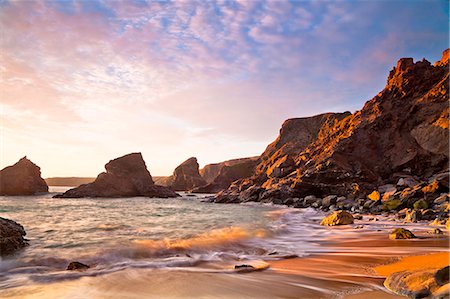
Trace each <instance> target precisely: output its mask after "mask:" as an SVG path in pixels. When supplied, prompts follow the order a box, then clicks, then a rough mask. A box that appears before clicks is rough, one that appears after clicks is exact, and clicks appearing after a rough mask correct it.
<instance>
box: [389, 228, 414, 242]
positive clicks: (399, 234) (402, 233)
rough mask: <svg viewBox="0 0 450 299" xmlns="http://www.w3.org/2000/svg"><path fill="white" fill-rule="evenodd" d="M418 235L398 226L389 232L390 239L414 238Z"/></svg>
mask: <svg viewBox="0 0 450 299" xmlns="http://www.w3.org/2000/svg"><path fill="white" fill-rule="evenodd" d="M415 237H416V236H415V235H414V234H413V233H412V232H411V231H409V230H407V229H404V228H396V229H394V230H393V231H392V232H391V233H390V234H389V239H391V240H395V239H413V238H415Z"/></svg>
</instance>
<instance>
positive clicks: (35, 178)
mask: <svg viewBox="0 0 450 299" xmlns="http://www.w3.org/2000/svg"><path fill="white" fill-rule="evenodd" d="M45 192H48V186H47V183H46V182H45V181H44V179H43V178H42V177H41V169H40V168H39V166H37V165H36V164H34V163H33V162H31V161H30V160H28V159H27V157H23V158H22V159H20V160H19V161H18V162H17V163H16V164H14V165H12V166H8V167H5V168H3V169H2V170H1V171H0V195H34V194H38V193H45Z"/></svg>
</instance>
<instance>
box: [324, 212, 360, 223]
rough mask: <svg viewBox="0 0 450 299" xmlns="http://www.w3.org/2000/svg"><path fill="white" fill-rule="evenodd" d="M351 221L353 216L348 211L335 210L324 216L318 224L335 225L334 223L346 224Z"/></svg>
mask: <svg viewBox="0 0 450 299" xmlns="http://www.w3.org/2000/svg"><path fill="white" fill-rule="evenodd" d="M352 223H353V216H352V214H350V213H349V212H345V211H336V212H333V213H332V214H329V215H328V216H327V217H325V218H324V219H323V220H322V222H320V225H323V226H335V225H346V224H352Z"/></svg>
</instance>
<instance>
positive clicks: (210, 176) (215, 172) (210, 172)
mask: <svg viewBox="0 0 450 299" xmlns="http://www.w3.org/2000/svg"><path fill="white" fill-rule="evenodd" d="M258 158H259V157H249V158H239V159H232V160H227V161H223V162H220V163H212V164H208V165H205V167H203V168H202V169H200V171H199V172H200V175H201V176H202V178H203V179H204V180H205V181H206V182H207V183H208V184H209V183H212V182H214V180H215V179H216V178H217V177H219V176H223V175H224V173H226V172H227V170H225V171H223V169H224V168H225V167H232V166H234V165H239V164H242V165H246V164H247V165H248V164H252V163H253V164H255V165H256V164H257V160H258ZM252 174H253V170H252V171H251V173H249V174H247V175H243V176H242V177H248V176H250V175H252ZM242 177H240V178H242Z"/></svg>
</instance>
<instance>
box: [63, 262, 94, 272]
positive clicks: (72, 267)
mask: <svg viewBox="0 0 450 299" xmlns="http://www.w3.org/2000/svg"><path fill="white" fill-rule="evenodd" d="M89 268H90V266H88V265H85V264H83V263H80V262H70V263H69V265H68V266H67V269H66V270H69V271H73V270H87V269H89Z"/></svg>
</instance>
